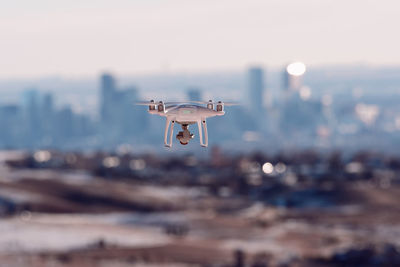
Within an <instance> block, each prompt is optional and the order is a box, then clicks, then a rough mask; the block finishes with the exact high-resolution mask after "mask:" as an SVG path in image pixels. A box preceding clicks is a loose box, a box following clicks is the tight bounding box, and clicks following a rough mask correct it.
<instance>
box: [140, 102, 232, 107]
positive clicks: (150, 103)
mask: <svg viewBox="0 0 400 267" xmlns="http://www.w3.org/2000/svg"><path fill="white" fill-rule="evenodd" d="M191 103H192V104H201V105H207V104H213V105H218V104H223V105H224V106H238V105H239V103H236V102H222V101H218V102H213V101H176V102H163V104H164V105H180V104H191ZM158 104H160V102H155V101H140V102H136V103H135V105H138V106H150V105H158Z"/></svg>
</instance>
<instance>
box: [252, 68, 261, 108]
mask: <svg viewBox="0 0 400 267" xmlns="http://www.w3.org/2000/svg"><path fill="white" fill-rule="evenodd" d="M248 82H249V84H248V86H249V91H248V93H249V102H250V103H249V104H250V107H251V110H252V111H259V110H262V109H263V97H264V71H263V69H262V68H261V67H252V68H250V69H249V72H248Z"/></svg>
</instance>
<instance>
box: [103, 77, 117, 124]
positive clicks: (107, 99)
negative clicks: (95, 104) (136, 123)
mask: <svg viewBox="0 0 400 267" xmlns="http://www.w3.org/2000/svg"><path fill="white" fill-rule="evenodd" d="M100 80H101V81H100V82H101V94H100V116H101V121H102V122H103V123H104V124H108V123H109V122H111V121H112V112H113V111H112V110H113V103H114V98H115V93H116V84H115V79H114V77H113V76H112V75H111V74H109V73H104V74H103V75H101V78H100Z"/></svg>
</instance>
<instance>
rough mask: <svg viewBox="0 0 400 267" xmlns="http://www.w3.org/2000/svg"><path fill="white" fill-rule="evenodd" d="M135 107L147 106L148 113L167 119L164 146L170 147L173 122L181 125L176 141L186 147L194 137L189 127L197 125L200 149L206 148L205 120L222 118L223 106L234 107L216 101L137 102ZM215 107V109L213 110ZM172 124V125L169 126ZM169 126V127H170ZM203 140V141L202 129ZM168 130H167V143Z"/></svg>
mask: <svg viewBox="0 0 400 267" xmlns="http://www.w3.org/2000/svg"><path fill="white" fill-rule="evenodd" d="M137 105H143V106H149V110H148V112H149V113H150V114H156V115H160V116H163V117H166V118H167V123H166V125H165V131H164V145H165V146H166V147H172V135H173V132H174V125H175V122H176V123H179V124H181V125H182V131H180V132H179V133H178V134H177V135H176V139H178V140H179V142H180V143H181V144H182V145H187V144H188V143H189V141H190V140H191V139H193V137H194V135H193V134H191V133H190V132H189V130H188V127H189V125H191V124H195V123H197V127H198V129H199V138H200V145H201V146H202V147H207V146H208V133H207V123H206V119H207V118H210V117H214V116H222V115H224V114H225V111H224V106H231V105H236V104H234V103H226V102H225V103H223V102H221V101H218V102H217V103H214V102H213V101H212V100H210V101H208V102H203V101H189V102H165V103H164V102H163V101H160V102H158V103H156V102H154V100H151V101H150V102H139V103H137ZM203 105H206V106H203ZM214 105H216V109H214ZM171 123H172V124H171ZM170 124H171V127H170ZM202 126H203V128H204V140H203V128H202ZM168 129H169V142H168Z"/></svg>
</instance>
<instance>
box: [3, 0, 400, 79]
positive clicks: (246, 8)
mask: <svg viewBox="0 0 400 267" xmlns="http://www.w3.org/2000/svg"><path fill="white" fill-rule="evenodd" d="M0 7H1V8H0V77H1V78H12V77H26V76H42V75H53V74H61V75H72V76H75V75H94V74H97V73H98V72H99V71H102V70H111V71H113V72H115V73H118V74H139V73H140V74H141V73H149V72H165V71H171V72H176V71H185V72H190V71H208V70H222V69H228V70H229V69H240V68H245V67H246V66H248V65H249V64H258V63H259V64H263V65H265V66H280V65H282V64H284V63H286V62H288V61H291V60H302V61H304V62H306V63H307V64H311V65H312V64H336V63H371V64H400V52H399V49H400V37H399V26H400V15H399V14H400V13H399V12H400V11H399V10H400V4H399V2H398V0H379V1H378V0H376V1H369V0H332V1H331V0H303V1H301V0H291V1H290V0H198V1H191V0H163V1H162V0H141V1H140V0H130V1H128V0H112V1H102V0H79V1H71V0H57V1H54V0H47V1H45V0H35V1H32V0H15V1H8V0H0Z"/></svg>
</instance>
